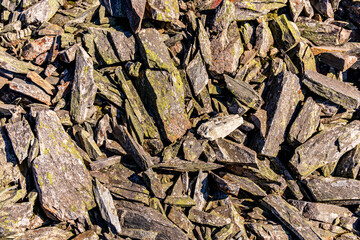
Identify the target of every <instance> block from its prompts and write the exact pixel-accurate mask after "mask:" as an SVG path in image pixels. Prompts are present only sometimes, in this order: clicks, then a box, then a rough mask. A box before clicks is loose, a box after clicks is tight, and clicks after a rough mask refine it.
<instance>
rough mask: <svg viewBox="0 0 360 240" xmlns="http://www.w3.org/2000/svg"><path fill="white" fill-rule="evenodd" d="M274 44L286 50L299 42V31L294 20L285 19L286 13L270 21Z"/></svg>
mask: <svg viewBox="0 0 360 240" xmlns="http://www.w3.org/2000/svg"><path fill="white" fill-rule="evenodd" d="M270 28H271V32H272V33H273V36H274V40H275V43H276V45H277V46H278V47H279V48H281V49H283V50H284V51H288V50H289V49H292V48H293V47H294V46H295V45H296V44H297V43H299V42H300V37H301V35H300V32H299V29H298V28H297V26H296V24H295V23H294V22H291V21H289V20H288V19H287V17H286V15H285V14H283V15H280V16H278V17H276V18H274V20H273V21H272V22H271V23H270Z"/></svg>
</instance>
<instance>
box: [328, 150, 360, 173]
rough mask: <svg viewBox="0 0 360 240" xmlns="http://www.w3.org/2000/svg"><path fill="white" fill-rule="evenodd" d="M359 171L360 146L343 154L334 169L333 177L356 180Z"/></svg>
mask: <svg viewBox="0 0 360 240" xmlns="http://www.w3.org/2000/svg"><path fill="white" fill-rule="evenodd" d="M359 170H360V145H357V146H356V147H355V148H354V149H352V150H350V151H349V152H347V153H345V154H344V155H343V156H342V157H341V158H340V160H339V162H338V163H337V165H336V169H335V174H334V175H335V176H339V177H346V178H354V179H355V178H356V177H357V176H358V174H359Z"/></svg>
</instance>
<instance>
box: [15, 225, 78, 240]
mask: <svg viewBox="0 0 360 240" xmlns="http://www.w3.org/2000/svg"><path fill="white" fill-rule="evenodd" d="M73 235H74V234H73V233H72V232H70V231H65V230H62V229H60V228H57V227H41V228H37V229H33V230H28V231H26V232H25V233H24V234H23V235H20V236H18V237H16V238H15V239H14V240H34V239H36V240H46V239H51V240H67V239H70V238H71V237H72V236H73Z"/></svg>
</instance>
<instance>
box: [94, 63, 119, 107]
mask: <svg viewBox="0 0 360 240" xmlns="http://www.w3.org/2000/svg"><path fill="white" fill-rule="evenodd" d="M93 76H94V82H95V84H96V86H97V88H98V90H99V92H98V93H97V94H98V95H99V96H101V97H102V98H105V99H107V100H109V101H110V102H112V103H114V104H115V105H116V106H118V107H119V108H121V107H122V106H123V99H122V98H123V97H124V96H123V93H122V92H121V91H120V90H119V89H118V88H117V87H116V85H115V84H114V83H112V82H111V81H110V80H109V78H108V77H107V76H103V75H101V74H100V73H99V72H98V71H96V70H94V72H93Z"/></svg>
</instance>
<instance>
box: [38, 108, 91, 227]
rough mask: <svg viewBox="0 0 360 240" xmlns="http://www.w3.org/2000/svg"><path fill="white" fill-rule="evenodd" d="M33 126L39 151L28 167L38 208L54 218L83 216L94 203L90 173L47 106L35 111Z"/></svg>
mask: <svg viewBox="0 0 360 240" xmlns="http://www.w3.org/2000/svg"><path fill="white" fill-rule="evenodd" d="M35 129H36V133H37V138H38V140H39V146H40V155H39V156H38V157H37V158H35V159H34V161H33V164H32V171H33V174H34V178H35V183H36V188H37V190H38V192H39V197H40V201H41V206H42V208H43V209H44V211H45V212H46V213H47V214H48V216H49V217H51V218H53V219H57V220H62V221H69V220H75V219H77V218H80V219H85V218H87V210H90V209H92V208H93V207H94V205H95V202H94V197H93V193H92V184H91V177H90V174H89V172H88V171H87V169H86V168H85V166H84V163H83V161H82V157H81V156H80V154H79V152H78V151H77V150H76V148H75V146H74V144H73V142H72V141H71V138H70V136H69V135H68V134H67V133H66V132H65V131H64V128H63V127H62V126H61V123H60V120H59V118H58V117H57V116H56V113H55V112H53V111H50V110H47V111H40V112H38V114H37V118H36V124H35ZM58 139H61V141H59V140H58ZM64 192H66V194H65V195H64Z"/></svg>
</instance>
